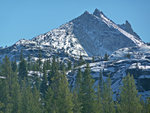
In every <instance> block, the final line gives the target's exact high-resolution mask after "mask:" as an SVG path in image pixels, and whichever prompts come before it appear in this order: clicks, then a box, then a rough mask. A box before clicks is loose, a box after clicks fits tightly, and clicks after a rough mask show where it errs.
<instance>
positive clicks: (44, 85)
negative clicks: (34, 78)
mask: <svg viewBox="0 0 150 113" xmlns="http://www.w3.org/2000/svg"><path fill="white" fill-rule="evenodd" d="M47 89H48V80H47V72H46V63H44V65H43V77H42V83H41V86H40V91H41V93H42V95H43V97H45V94H46V92H47Z"/></svg>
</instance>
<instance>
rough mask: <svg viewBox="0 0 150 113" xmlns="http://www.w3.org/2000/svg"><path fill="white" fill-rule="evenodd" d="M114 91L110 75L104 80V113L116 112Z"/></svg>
mask: <svg viewBox="0 0 150 113" xmlns="http://www.w3.org/2000/svg"><path fill="white" fill-rule="evenodd" d="M112 96H113V92H112V89H111V79H110V77H109V78H108V79H107V80H106V82H104V84H103V90H102V104H103V112H104V113H115V108H114V107H115V104H114V101H113V98H112Z"/></svg>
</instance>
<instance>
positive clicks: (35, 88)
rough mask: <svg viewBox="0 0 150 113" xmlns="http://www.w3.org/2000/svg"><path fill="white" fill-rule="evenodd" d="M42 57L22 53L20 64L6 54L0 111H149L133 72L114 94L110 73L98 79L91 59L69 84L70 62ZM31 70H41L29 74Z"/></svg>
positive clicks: (0, 72) (1, 68)
mask: <svg viewBox="0 0 150 113" xmlns="http://www.w3.org/2000/svg"><path fill="white" fill-rule="evenodd" d="M41 57H42V56H41V55H40V54H39V58H38V60H37V61H36V62H32V61H31V58H30V57H29V58H28V59H27V60H25V59H24V58H23V54H22V53H21V55H20V62H19V64H17V62H16V61H12V62H11V61H10V60H9V58H8V57H7V56H5V58H4V59H3V61H2V63H1V64H0V113H150V98H148V99H147V100H146V101H143V100H142V99H141V98H140V95H138V91H137V89H136V85H135V81H134V78H133V76H132V75H130V74H128V75H127V76H126V77H125V78H124V79H123V83H122V86H121V87H120V94H119V96H117V97H113V91H112V89H111V79H110V77H108V79H107V80H106V81H104V80H103V76H102V73H101V72H100V74H99V80H98V82H95V80H94V79H93V78H92V75H91V72H90V71H91V70H90V67H89V64H88V63H87V64H86V67H85V70H84V71H82V70H81V69H80V68H79V69H78V70H77V75H76V78H75V82H74V85H73V87H70V85H69V82H68V78H67V75H66V72H67V71H68V70H71V69H72V64H71V62H68V63H67V64H65V63H63V62H60V61H59V60H58V59H56V58H55V57H53V59H52V61H50V60H45V61H44V62H42V61H41V59H42V58H41ZM78 63H79V65H81V64H82V63H83V61H82V60H81V62H80V61H79V62H78ZM29 71H37V72H39V74H37V75H34V76H28V72H29ZM40 72H41V73H40ZM114 98H116V99H114Z"/></svg>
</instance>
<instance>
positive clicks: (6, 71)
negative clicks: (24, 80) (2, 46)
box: [1, 56, 13, 113]
mask: <svg viewBox="0 0 150 113" xmlns="http://www.w3.org/2000/svg"><path fill="white" fill-rule="evenodd" d="M12 74H13V73H12V68H11V63H10V61H9V58H8V57H7V56H5V58H4V59H3V64H2V75H3V76H5V77H6V79H5V80H4V81H3V83H2V84H3V88H2V90H1V91H2V94H1V102H2V103H4V106H5V108H4V112H5V113H11V112H12V111H13V104H12V102H11V101H12V98H11V90H12Z"/></svg>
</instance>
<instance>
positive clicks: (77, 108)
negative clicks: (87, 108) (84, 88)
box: [73, 68, 82, 113]
mask: <svg viewBox="0 0 150 113" xmlns="http://www.w3.org/2000/svg"><path fill="white" fill-rule="evenodd" d="M81 84H82V72H81V69H80V68H79V69H78V73H77V76H76V82H75V86H74V89H73V104H74V107H73V113H81V110H82V106H81Z"/></svg>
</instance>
